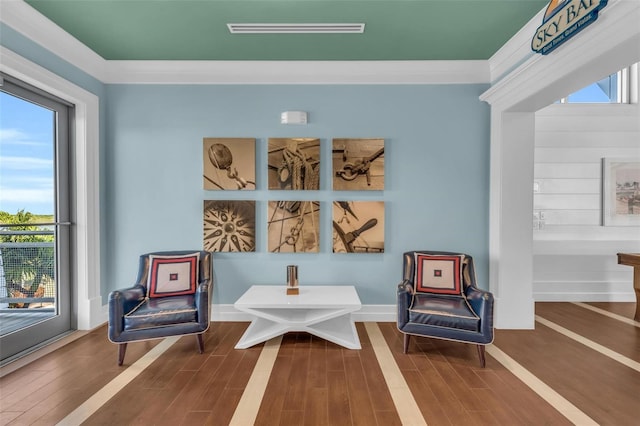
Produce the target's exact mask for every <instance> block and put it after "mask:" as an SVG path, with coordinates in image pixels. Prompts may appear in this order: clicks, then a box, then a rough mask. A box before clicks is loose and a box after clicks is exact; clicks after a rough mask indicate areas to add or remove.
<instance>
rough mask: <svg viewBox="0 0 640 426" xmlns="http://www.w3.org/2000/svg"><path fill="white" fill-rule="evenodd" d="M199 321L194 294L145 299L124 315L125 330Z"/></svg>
mask: <svg viewBox="0 0 640 426" xmlns="http://www.w3.org/2000/svg"><path fill="white" fill-rule="evenodd" d="M197 321H198V311H197V309H196V304H195V300H194V296H193V295H185V296H172V297H156V298H153V299H145V300H143V301H142V302H141V303H140V304H139V305H138V306H136V307H135V308H134V309H133V310H131V312H128V313H127V314H125V315H124V329H125V330H139V329H147V328H155V327H164V326H169V325H175V324H184V323H189V322H193V323H196V322H197Z"/></svg>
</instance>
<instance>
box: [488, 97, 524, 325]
mask: <svg viewBox="0 0 640 426" xmlns="http://www.w3.org/2000/svg"><path fill="white" fill-rule="evenodd" d="M491 121H492V126H491V128H492V134H491V162H492V167H491V170H492V171H491V200H490V208H491V221H490V228H491V231H490V245H489V256H490V271H491V272H490V275H491V291H492V292H493V293H494V295H495V298H496V306H495V316H494V321H495V326H496V328H510V329H532V328H534V301H533V231H532V219H531V218H532V214H533V190H532V188H533V164H534V161H533V155H534V137H535V133H534V132H535V126H534V124H535V115H534V113H533V112H508V113H507V112H502V111H500V110H497V108H495V107H494V108H493V109H492V117H491Z"/></svg>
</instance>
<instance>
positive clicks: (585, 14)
mask: <svg viewBox="0 0 640 426" xmlns="http://www.w3.org/2000/svg"><path fill="white" fill-rule="evenodd" d="M607 2H608V0H551V1H550V2H549V6H547V10H546V11H545V14H544V18H543V19H542V25H540V27H538V29H537V30H536V34H535V35H534V36H533V40H531V49H532V50H533V51H534V52H537V53H542V54H543V55H546V54H548V53H550V52H551V51H553V50H554V49H555V48H556V47H558V46H560V45H561V44H562V43H564V42H565V41H567V40H569V39H570V38H571V37H573V36H574V35H576V34H578V33H579V32H580V31H582V30H583V29H585V28H586V27H587V26H588V25H589V24H591V23H592V22H594V21H595V20H596V19H598V12H599V11H600V10H601V9H602V8H603V7H605V6H606V5H607Z"/></svg>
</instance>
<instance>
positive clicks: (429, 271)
mask: <svg viewBox="0 0 640 426" xmlns="http://www.w3.org/2000/svg"><path fill="white" fill-rule="evenodd" d="M415 258H416V278H415V283H414V284H415V291H416V292H418V293H435V294H452V295H457V296H460V295H462V293H463V291H464V290H463V286H462V261H463V258H464V256H457V255H432V254H421V253H416V255H415Z"/></svg>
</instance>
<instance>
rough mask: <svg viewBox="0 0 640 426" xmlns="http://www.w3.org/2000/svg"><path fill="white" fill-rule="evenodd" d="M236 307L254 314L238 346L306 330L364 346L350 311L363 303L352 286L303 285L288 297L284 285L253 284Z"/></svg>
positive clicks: (356, 346)
mask: <svg viewBox="0 0 640 426" xmlns="http://www.w3.org/2000/svg"><path fill="white" fill-rule="evenodd" d="M233 306H234V307H235V308H236V309H238V310H239V311H242V312H247V313H250V314H252V315H254V317H255V318H254V320H253V321H252V322H251V324H249V327H248V328H247V330H246V331H245V333H244V335H243V336H242V338H241V339H240V341H239V342H238V344H237V345H236V346H235V347H236V349H246V348H249V347H251V346H253V345H256V344H258V343H262V342H265V341H267V340H269V339H271V338H273V337H276V336H280V335H282V334H285V333H287V332H289V331H306V332H308V333H310V334H313V335H314V336H318V337H321V338H323V339H325V340H328V341H330V342H333V343H335V344H337V345H340V346H344V347H345V348H348V349H360V348H361V346H360V339H359V338H358V332H357V331H356V326H355V324H354V322H353V319H352V318H351V312H354V311H357V310H358V309H360V308H361V307H362V304H361V303H360V298H359V297H358V293H356V289H355V287H353V286H300V294H298V295H295V296H287V294H286V287H285V286H267V285H254V286H252V287H251V288H249V290H247V292H246V293H245V294H243V295H242V296H241V297H240V299H238V301H237V302H236V303H235V304H234V305H233Z"/></svg>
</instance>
